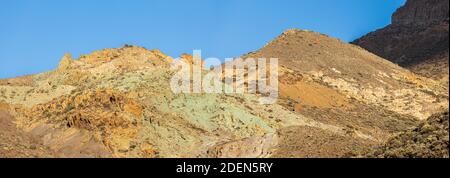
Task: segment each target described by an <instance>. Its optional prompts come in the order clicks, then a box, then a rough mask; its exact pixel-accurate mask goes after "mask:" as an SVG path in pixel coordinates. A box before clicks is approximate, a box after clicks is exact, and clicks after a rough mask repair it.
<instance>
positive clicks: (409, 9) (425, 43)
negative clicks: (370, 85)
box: [353, 0, 449, 85]
mask: <svg viewBox="0 0 450 178" xmlns="http://www.w3.org/2000/svg"><path fill="white" fill-rule="evenodd" d="M448 27H449V1H448V0H408V1H407V2H406V4H405V5H404V6H403V7H401V8H400V9H398V10H397V12H395V14H394V15H393V17H392V24H391V25H389V26H387V27H385V28H383V29H380V30H377V31H375V32H372V33H369V34H367V35H365V36H364V37H362V38H360V39H357V40H355V41H354V42H353V43H354V44H357V45H359V46H361V47H363V48H365V49H367V50H368V51H370V52H373V53H374V54H377V55H379V56H381V57H383V58H386V59H388V60H391V61H393V62H395V63H397V64H400V65H401V66H403V67H406V68H408V69H411V70H412V71H413V72H416V73H418V74H420V75H423V76H426V77H431V78H434V79H436V80H440V81H442V82H443V83H444V85H448V75H449V71H448V67H449V65H448V61H449V55H448V54H449V50H448V49H449V46H448V44H449V41H448V39H449V38H448V34H449V31H448V30H449V29H448Z"/></svg>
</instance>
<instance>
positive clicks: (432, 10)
mask: <svg viewBox="0 0 450 178" xmlns="http://www.w3.org/2000/svg"><path fill="white" fill-rule="evenodd" d="M448 10H449V1H448V0H408V1H407V2H406V4H405V5H404V6H403V7H401V8H400V9H398V10H397V12H395V13H394V15H393V16H392V24H393V25H412V26H429V25H434V24H439V23H442V22H444V21H446V20H448V18H449V14H448Z"/></svg>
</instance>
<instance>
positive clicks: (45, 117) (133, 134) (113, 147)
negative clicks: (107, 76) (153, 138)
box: [17, 90, 143, 157]
mask: <svg viewBox="0 0 450 178" xmlns="http://www.w3.org/2000/svg"><path fill="white" fill-rule="evenodd" d="M19 113H23V115H22V116H21V117H19V118H18V122H17V125H18V126H19V127H20V128H22V129H24V130H27V131H30V132H31V133H33V134H35V135H37V136H39V137H42V138H43V139H44V142H45V143H46V144H47V145H48V146H49V147H53V148H54V149H56V150H61V149H63V148H64V147H68V146H69V145H73V146H75V148H74V147H73V146H71V147H70V148H71V149H65V150H80V149H81V150H83V147H84V148H85V149H90V148H92V147H99V148H101V150H103V151H100V152H98V151H97V152H98V153H96V154H92V155H94V156H99V157H104V156H106V155H107V154H106V153H109V152H111V153H112V154H115V155H116V156H119V157H120V156H124V155H127V154H125V153H124V152H125V151H124V150H128V149H129V147H130V142H131V141H132V140H135V139H136V138H137V133H138V129H139V126H140V124H141V123H140V118H141V117H142V113H143V108H142V106H141V105H140V104H139V103H137V102H135V101H133V100H132V99H129V98H128V97H127V96H126V95H124V94H122V93H120V92H117V91H114V90H96V91H84V92H75V93H74V94H71V95H68V96H64V97H60V98H58V99H55V100H53V101H51V102H49V103H46V104H40V105H36V106H34V107H32V108H31V109H23V110H21V111H19ZM77 140H78V141H79V142H82V143H83V144H81V143H79V142H78V141H77ZM80 145H84V146H80ZM63 152H64V151H63ZM102 152H103V153H102Z"/></svg>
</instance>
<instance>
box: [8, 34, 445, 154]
mask: <svg viewBox="0 0 450 178" xmlns="http://www.w3.org/2000/svg"><path fill="white" fill-rule="evenodd" d="M183 56H184V57H183V58H189V59H184V60H186V61H190V60H191V59H190V58H191V57H189V56H188V55H183ZM245 57H265V58H270V57H276V58H279V60H280V68H279V73H280V77H279V81H280V88H279V89H280V98H279V100H278V103H275V104H271V105H261V104H260V103H259V102H258V97H259V94H174V93H173V92H172V91H171V89H170V79H171V78H172V76H173V75H174V74H175V73H176V71H175V70H173V69H171V68H170V63H171V62H172V61H173V60H174V59H173V58H171V57H169V56H167V55H165V54H163V53H162V52H161V51H159V50H147V49H145V48H142V47H134V46H124V47H122V48H116V49H104V50H100V51H95V52H93V53H91V54H88V55H83V56H81V57H80V58H79V59H72V57H71V56H70V55H65V56H64V57H63V58H62V59H61V62H60V65H59V67H58V68H57V69H55V70H54V71H49V72H46V73H41V74H36V75H31V76H25V77H20V78H15V79H4V80H0V101H1V102H2V103H4V105H5V107H4V109H3V110H2V115H1V117H2V120H4V118H7V121H8V122H9V123H13V125H15V129H16V130H14V131H13V133H20V134H22V135H23V137H22V136H20V138H19V139H26V138H33V140H32V141H29V142H21V144H24V145H23V146H14V144H17V142H15V141H8V142H5V143H8V145H9V146H8V145H7V146H4V147H3V148H2V147H0V157H5V156H11V155H8V154H13V155H12V156H13V157H14V156H15V157H20V156H23V157H31V156H39V157H42V156H48V157H150V158H152V157H345V156H348V153H349V152H363V151H366V150H368V149H371V148H372V147H374V146H377V145H380V144H382V143H384V142H385V141H386V140H387V139H388V138H390V137H391V136H392V135H393V134H395V133H398V132H401V131H404V130H407V129H409V128H411V127H413V126H415V125H416V124H417V123H418V121H419V120H423V119H426V118H428V117H429V116H431V115H432V114H435V113H438V112H441V111H442V110H446V109H448V92H445V89H443V88H442V87H441V86H440V85H438V82H436V81H434V80H431V79H426V78H422V77H419V76H416V75H415V74H413V73H411V72H409V71H407V70H405V69H403V68H401V67H399V66H397V65H395V64H393V63H391V62H388V61H386V60H384V59H382V58H380V57H377V56H375V55H373V54H371V53H369V52H367V51H365V50H363V49H362V48H359V47H357V46H354V45H351V44H347V43H343V42H341V41H339V40H337V39H334V38H330V37H327V36H325V35H321V34H318V33H314V32H309V31H302V30H288V31H286V32H284V33H283V34H282V35H281V36H280V37H278V38H276V39H275V40H273V41H272V42H270V43H269V44H268V45H266V46H265V47H264V48H262V49H261V50H258V51H256V52H253V53H249V54H248V55H245ZM6 106H7V107H6ZM5 120H6V119H5ZM2 122H3V121H2ZM11 129H12V128H11ZM7 134H8V133H7ZM1 137H2V138H1V139H2V140H7V139H4V138H3V137H7V138H9V137H8V136H3V134H2V135H1ZM31 145H35V146H31ZM32 148H34V149H32ZM11 149H12V150H15V152H12V151H8V150H11ZM30 149H31V150H30ZM5 153H7V154H6V155H5Z"/></svg>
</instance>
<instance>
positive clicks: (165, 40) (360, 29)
mask: <svg viewBox="0 0 450 178" xmlns="http://www.w3.org/2000/svg"><path fill="white" fill-rule="evenodd" d="M404 3H405V0H127V1H125V0H76V1H75V0H39V1H38V0H2V2H1V5H0V78H6V77H15V76H21V75H26V74H34V73H40V72H44V71H48V70H51V69H54V68H55V67H56V66H57V64H58V62H59V60H60V58H61V57H62V56H63V54H64V53H66V52H69V53H71V54H72V55H73V56H74V57H78V56H79V55H80V54H88V53H90V52H92V51H94V50H99V49H103V48H115V47H121V46H123V45H124V44H132V45H139V46H143V47H146V48H148V49H153V48H158V49H160V50H162V51H163V52H164V53H166V54H168V55H171V56H173V57H177V56H178V55H179V54H181V53H192V50H193V49H201V50H202V57H205V58H207V57H217V58H222V59H223V58H226V57H236V56H240V55H241V54H245V53H247V52H250V51H254V50H257V49H259V48H261V47H262V46H263V45H264V44H266V43H267V42H268V41H270V40H272V39H273V38H275V37H276V36H278V35H280V34H281V33H282V32H283V31H284V30H286V29H289V28H300V29H309V30H314V31H317V32H320V33H324V34H327V35H330V36H333V37H337V38H340V39H342V40H344V41H352V40H353V39H356V38H358V37H360V36H361V35H363V34H366V33H367V32H370V31H373V30H375V29H378V28H381V27H384V26H386V25H387V24H389V23H390V21H391V15H392V13H393V12H394V11H395V9H397V8H398V7H399V6H401V5H402V4H404Z"/></svg>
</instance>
